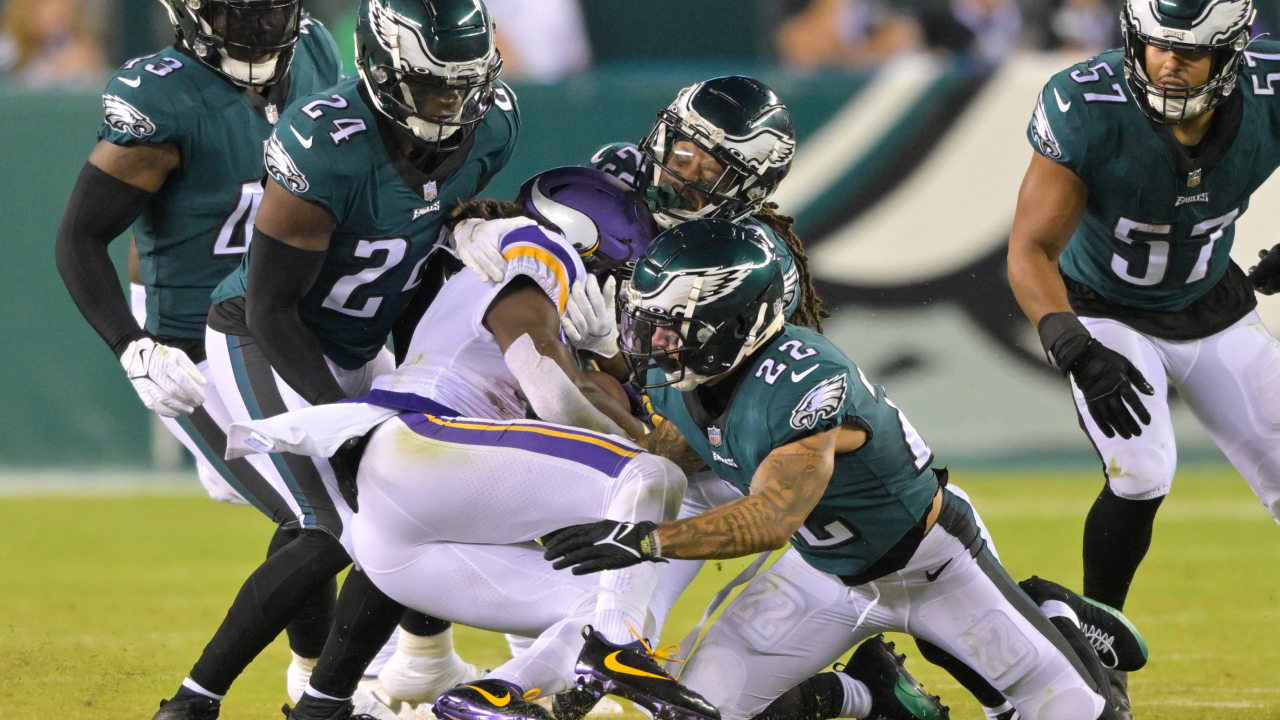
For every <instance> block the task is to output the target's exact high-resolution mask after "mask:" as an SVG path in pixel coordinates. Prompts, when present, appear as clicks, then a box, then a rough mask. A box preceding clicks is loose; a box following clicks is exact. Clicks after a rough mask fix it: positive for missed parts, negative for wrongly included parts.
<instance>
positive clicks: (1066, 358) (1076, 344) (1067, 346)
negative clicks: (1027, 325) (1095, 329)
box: [1036, 312, 1093, 375]
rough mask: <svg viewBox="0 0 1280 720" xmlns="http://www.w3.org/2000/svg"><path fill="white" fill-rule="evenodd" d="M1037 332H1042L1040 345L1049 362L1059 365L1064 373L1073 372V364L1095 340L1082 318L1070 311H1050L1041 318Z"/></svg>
mask: <svg viewBox="0 0 1280 720" xmlns="http://www.w3.org/2000/svg"><path fill="white" fill-rule="evenodd" d="M1036 332H1038V333H1039V334H1040V345H1041V346H1042V347H1044V352H1045V355H1047V356H1048V358H1049V362H1051V363H1053V364H1054V365H1056V366H1058V369H1059V370H1061V371H1062V374H1063V375H1066V374H1067V373H1069V372H1071V366H1072V365H1074V364H1075V362H1076V360H1079V359H1080V355H1081V354H1082V353H1083V352H1084V351H1085V348H1087V347H1089V343H1090V342H1092V341H1093V336H1092V335H1090V334H1089V330H1088V329H1087V328H1086V327H1085V326H1084V323H1082V322H1080V318H1078V317H1076V315H1075V313H1069V312H1056V313H1049V314H1048V315H1045V316H1044V317H1042V318H1040V324H1039V325H1037V326H1036Z"/></svg>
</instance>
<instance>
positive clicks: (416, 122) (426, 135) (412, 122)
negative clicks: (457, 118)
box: [405, 115, 459, 142]
mask: <svg viewBox="0 0 1280 720" xmlns="http://www.w3.org/2000/svg"><path fill="white" fill-rule="evenodd" d="M405 124H406V125H408V126H409V130H411V131H412V132H413V134H414V135H415V136H416V137H417V138H418V139H419V140H426V141H427V142H435V141H436V140H444V139H445V138H448V137H450V136H452V135H453V134H454V133H455V132H457V131H458V127H459V126H457V125H440V124H438V123H433V122H431V121H429V120H423V119H422V118H420V117H418V116H417V115H410V116H409V117H408V118H407V119H406V120H405Z"/></svg>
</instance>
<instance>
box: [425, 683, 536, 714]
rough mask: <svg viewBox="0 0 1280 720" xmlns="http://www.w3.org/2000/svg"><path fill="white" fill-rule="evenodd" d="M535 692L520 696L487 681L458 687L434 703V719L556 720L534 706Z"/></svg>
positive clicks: (515, 690)
mask: <svg viewBox="0 0 1280 720" xmlns="http://www.w3.org/2000/svg"><path fill="white" fill-rule="evenodd" d="M537 697H538V691H537V690H530V691H529V692H527V693H522V692H521V691H520V688H518V687H516V686H515V685H512V684H511V683H508V682H503V681H502V680H495V679H493V678H488V679H485V680H476V681H475V682H473V683H467V684H466V685H459V686H457V687H455V688H453V689H451V690H449V691H447V692H445V693H444V694H442V695H441V696H440V697H439V698H437V699H436V704H435V708H434V710H435V713H436V717H438V718H441V720H444V718H451V719H452V720H555V718H553V717H552V715H551V713H549V712H547V710H546V709H545V708H543V707H542V706H541V705H539V704H537V703H535V702H533V701H534V699H536V698H537Z"/></svg>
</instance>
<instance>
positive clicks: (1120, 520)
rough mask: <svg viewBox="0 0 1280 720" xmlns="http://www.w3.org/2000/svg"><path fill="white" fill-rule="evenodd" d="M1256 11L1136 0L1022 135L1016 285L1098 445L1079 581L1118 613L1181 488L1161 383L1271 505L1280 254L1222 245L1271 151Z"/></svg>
mask: <svg viewBox="0 0 1280 720" xmlns="http://www.w3.org/2000/svg"><path fill="white" fill-rule="evenodd" d="M1253 14H1254V8H1253V3H1252V2H1251V0H1161V1H1160V2H1159V3H1156V2H1150V1H1149V0H1129V1H1128V2H1127V3H1126V5H1125V7H1124V10H1123V13H1122V15H1121V23H1122V29H1123V31H1124V36H1125V47H1124V49H1123V50H1113V51H1111V52H1107V53H1103V54H1102V55H1099V56H1097V57H1095V58H1091V59H1089V60H1088V61H1086V62H1083V63H1080V64H1077V65H1075V66H1073V67H1070V68H1068V69H1066V70H1063V71H1062V72H1060V73H1058V74H1057V75H1055V76H1054V77H1053V78H1052V79H1051V80H1050V81H1049V82H1048V84H1047V85H1045V87H1044V90H1043V91H1042V92H1041V93H1040V97H1039V100H1038V102H1037V103H1036V107H1035V111H1034V113H1033V115H1032V119H1031V123H1030V127H1029V129H1028V132H1027V134H1028V138H1029V139H1030V141H1031V144H1032V146H1033V148H1034V149H1035V154H1033V155H1032V160H1031V166H1030V167H1029V168H1028V170H1027V173H1026V177H1025V178H1024V180H1023V183H1022V189H1021V191H1020V194H1019V197H1018V205H1017V214H1016V217H1015V219H1014V225H1013V232H1012V234H1011V236H1010V239H1009V281H1010V284H1011V285H1012V288H1013V291H1014V294H1015V295H1016V296H1017V299H1018V302H1019V303H1020V304H1021V306H1022V308H1023V310H1024V311H1025V312H1026V315H1027V317H1028V318H1029V319H1030V320H1031V321H1032V322H1033V323H1034V324H1035V325H1036V327H1037V328H1038V330H1039V334H1040V339H1041V342H1042V343H1043V345H1044V348H1045V351H1046V352H1047V353H1048V355H1049V358H1050V360H1051V361H1052V362H1053V363H1054V364H1055V365H1056V366H1057V367H1058V368H1059V369H1060V370H1061V371H1062V372H1063V374H1064V375H1067V376H1068V377H1070V379H1071V389H1072V393H1073V395H1074V397H1075V404H1076V410H1077V413H1078V415H1079V417H1080V422H1081V426H1082V428H1083V429H1084V430H1085V432H1086V433H1087V434H1088V436H1089V438H1090V440H1091V441H1092V443H1093V444H1094V446H1095V447H1096V448H1097V451H1098V454H1099V455H1100V456H1101V459H1102V464H1103V473H1104V475H1105V485H1104V487H1103V489H1102V493H1101V494H1100V495H1099V497H1098V499H1097V500H1096V501H1095V502H1094V505H1093V508H1092V510H1091V511H1090V512H1089V515H1088V518H1087V519H1086V521H1085V531H1084V593H1085V595H1086V596H1088V597H1090V598H1092V599H1094V600H1097V601H1099V602H1102V603H1105V604H1107V605H1110V606H1112V607H1115V608H1123V606H1124V604H1125V599H1126V596H1127V594H1128V591H1129V586H1130V583H1131V582H1132V580H1133V577H1134V574H1135V573H1136V571H1137V568H1138V565H1139V563H1141V561H1142V558H1143V556H1144V555H1145V554H1146V551H1147V548H1148V547H1149V546H1150V543H1151V530H1152V524H1153V521H1154V519H1155V515H1156V511H1157V509H1158V508H1159V506H1160V503H1161V501H1162V500H1163V498H1164V496H1165V495H1166V494H1167V493H1168V492H1169V488H1170V485H1171V483H1172V482H1173V477H1174V468H1175V466H1176V459H1177V455H1176V446H1175V441H1174V435H1173V426H1172V425H1171V423H1170V415H1169V405H1168V401H1167V395H1168V392H1169V388H1170V386H1172V387H1174V388H1176V389H1177V391H1178V395H1179V397H1181V398H1182V400H1183V401H1185V402H1186V403H1187V406H1188V407H1189V408H1190V409H1191V411H1192V413H1193V414H1194V415H1195V416H1196V418H1197V419H1198V420H1199V421H1200V423H1201V425H1202V426H1203V427H1204V428H1205V430H1206V431H1208V433H1209V435H1210V437H1212V438H1213V440H1214V442H1215V443H1217V445H1218V447H1219V448H1221V449H1222V451H1223V453H1224V454H1225V455H1226V456H1227V458H1228V459H1229V460H1230V461H1231V463H1232V464H1233V465H1234V466H1235V468H1236V470H1238V471H1239V472H1240V474H1241V475H1243V476H1244V478H1245V479H1246V480H1247V481H1248V482H1249V484H1250V486H1251V487H1252V488H1253V490H1254V492H1255V493H1256V494H1257V495H1258V497H1259V499H1261V500H1262V503H1263V505H1264V506H1266V507H1267V509H1268V510H1269V511H1270V512H1271V514H1272V516H1273V517H1275V518H1277V519H1280V404H1277V398H1280V345H1278V344H1277V342H1276V341H1275V340H1274V339H1273V338H1272V337H1271V335H1270V334H1269V333H1268V332H1267V330H1266V328H1265V327H1264V326H1263V324H1262V322H1261V320H1260V319H1259V317H1258V314H1257V313H1256V312H1255V311H1254V308H1255V306H1256V304H1257V301H1256V299H1255V296H1254V289H1255V288H1257V289H1258V290H1259V291H1262V292H1268V293H1269V292H1274V291H1275V290H1277V289H1280V263H1276V262H1274V261H1275V260H1276V259H1277V256H1274V255H1273V256H1270V257H1267V258H1266V259H1264V261H1263V262H1262V263H1260V264H1259V266H1258V268H1257V269H1255V270H1254V271H1253V272H1252V273H1251V274H1249V275H1248V276H1247V277H1246V275H1245V273H1244V272H1243V271H1242V270H1241V269H1240V268H1239V267H1238V266H1237V265H1236V264H1235V263H1234V262H1232V261H1231V259H1230V257H1229V253H1230V251H1231V245H1232V241H1233V239H1234V237H1235V223H1236V221H1237V220H1238V219H1239V218H1240V216H1241V215H1242V214H1243V213H1244V212H1245V211H1246V210H1247V209H1248V207H1249V198H1250V195H1251V194H1252V193H1253V191H1254V190H1256V189H1257V188H1258V186H1260V185H1261V184H1262V183H1263V182H1265V181H1266V180H1267V178H1268V177H1270V176H1271V174H1272V171H1273V170H1275V168H1276V166H1277V165H1280V100H1278V99H1277V97H1276V95H1275V92H1276V91H1275V88H1274V87H1273V86H1272V85H1273V82H1272V81H1273V80H1274V79H1275V77H1276V75H1277V73H1280V43H1277V42H1274V41H1269V40H1252V41H1251V40H1250V22H1251V21H1252V18H1253ZM1113 682H1114V683H1115V685H1116V686H1117V687H1122V686H1123V684H1124V682H1125V678H1124V677H1123V675H1121V674H1116V675H1115V676H1114V678H1113Z"/></svg>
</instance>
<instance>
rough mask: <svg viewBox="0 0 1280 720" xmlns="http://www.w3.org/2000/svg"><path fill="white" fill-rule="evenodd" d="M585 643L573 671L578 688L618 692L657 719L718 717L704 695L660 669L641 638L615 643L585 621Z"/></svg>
mask: <svg viewBox="0 0 1280 720" xmlns="http://www.w3.org/2000/svg"><path fill="white" fill-rule="evenodd" d="M582 637H584V638H586V644H585V645H583V647H582V654H581V655H579V656H578V664H577V667H575V668H574V675H576V676H577V680H578V688H579V689H581V690H587V691H589V692H591V693H593V694H595V696H596V697H597V698H599V697H601V696H604V695H617V696H618V697H622V698H626V699H628V700H630V701H631V702H633V703H635V704H637V705H639V706H641V707H643V708H644V709H646V710H648V711H649V712H650V713H651V714H652V715H653V717H654V718H656V719H657V720H720V711H719V710H716V709H715V707H714V706H713V705H712V704H711V703H709V702H707V700H706V698H704V697H702V696H701V695H699V694H698V693H696V692H694V691H692V690H690V689H689V688H687V687H685V686H683V685H681V684H680V683H679V682H677V681H676V679H675V678H673V677H671V675H670V674H669V673H668V672H667V671H666V670H663V669H662V666H661V665H659V664H658V659H657V658H655V657H654V653H653V650H652V649H651V648H650V647H649V645H648V643H646V642H645V641H644V640H638V641H636V642H634V643H630V644H627V645H614V644H613V643H611V642H609V641H608V640H605V639H604V638H603V637H600V634H599V633H597V632H596V631H595V628H592V627H591V626H590V625H588V626H587V627H586V628H584V629H583V631H582Z"/></svg>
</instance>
